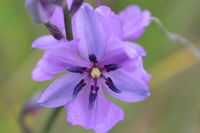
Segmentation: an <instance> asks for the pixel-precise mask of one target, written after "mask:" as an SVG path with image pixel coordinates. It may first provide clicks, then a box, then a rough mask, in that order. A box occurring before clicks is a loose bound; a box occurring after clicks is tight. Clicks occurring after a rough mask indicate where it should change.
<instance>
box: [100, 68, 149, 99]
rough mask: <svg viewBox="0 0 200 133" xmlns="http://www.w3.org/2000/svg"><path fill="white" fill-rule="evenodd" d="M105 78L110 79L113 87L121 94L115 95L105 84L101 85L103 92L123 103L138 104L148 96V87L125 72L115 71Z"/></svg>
mask: <svg viewBox="0 0 200 133" xmlns="http://www.w3.org/2000/svg"><path fill="white" fill-rule="evenodd" d="M106 76H108V77H110V78H111V79H112V82H113V83H114V85H115V87H116V88H117V89H118V90H120V91H121V93H115V92H113V91H112V90H111V89H110V88H108V86H106V84H102V86H103V88H104V89H105V91H106V92H107V93H108V94H110V95H111V96H113V97H114V98H116V99H119V100H122V101H125V102H139V101H142V100H145V99H146V98H148V97H149V96H150V90H149V87H148V86H147V85H146V84H144V83H142V82H140V81H137V80H136V79H133V78H132V77H131V76H130V74H129V73H127V72H124V71H121V70H116V71H112V72H110V73H108V74H107V75H106Z"/></svg>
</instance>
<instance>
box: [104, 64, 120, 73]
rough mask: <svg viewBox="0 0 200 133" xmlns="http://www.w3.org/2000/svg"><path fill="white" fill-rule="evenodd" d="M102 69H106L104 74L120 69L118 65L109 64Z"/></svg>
mask: <svg viewBox="0 0 200 133" xmlns="http://www.w3.org/2000/svg"><path fill="white" fill-rule="evenodd" d="M104 67H105V68H106V72H110V71H114V70H116V69H118V68H120V67H121V65H120V64H109V65H104Z"/></svg>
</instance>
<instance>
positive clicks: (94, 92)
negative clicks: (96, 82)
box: [88, 85, 99, 110]
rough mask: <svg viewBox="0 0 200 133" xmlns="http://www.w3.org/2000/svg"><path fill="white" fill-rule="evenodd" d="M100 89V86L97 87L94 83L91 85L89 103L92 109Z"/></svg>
mask: <svg viewBox="0 0 200 133" xmlns="http://www.w3.org/2000/svg"><path fill="white" fill-rule="evenodd" d="M98 90H99V87H97V88H95V87H94V86H93V85H92V86H91V91H90V95H89V105H88V109H89V110H91V109H92V108H93V107H94V102H95V100H96V98H97V91H98Z"/></svg>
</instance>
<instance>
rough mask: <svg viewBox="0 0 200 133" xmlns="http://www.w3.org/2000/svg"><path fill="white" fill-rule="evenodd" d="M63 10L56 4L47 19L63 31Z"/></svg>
mask: <svg viewBox="0 0 200 133" xmlns="http://www.w3.org/2000/svg"><path fill="white" fill-rule="evenodd" d="M63 16H64V15H63V10H62V8H61V7H59V6H56V8H55V10H54V12H53V14H52V16H51V18H50V19H49V21H50V23H51V24H54V25H56V26H57V27H58V28H60V29H61V30H63V31H64V29H65V26H64V17H63Z"/></svg>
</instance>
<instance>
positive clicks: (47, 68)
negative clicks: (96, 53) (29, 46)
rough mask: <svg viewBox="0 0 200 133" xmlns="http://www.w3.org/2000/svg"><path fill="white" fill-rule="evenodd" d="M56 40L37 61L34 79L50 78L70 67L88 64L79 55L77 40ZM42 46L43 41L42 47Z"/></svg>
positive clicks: (33, 74) (33, 73)
mask: <svg viewBox="0 0 200 133" xmlns="http://www.w3.org/2000/svg"><path fill="white" fill-rule="evenodd" d="M56 42H57V43H55V44H54V45H52V46H51V47H50V46H49V47H48V49H47V50H46V52H45V53H44V55H43V58H42V59H41V60H40V61H39V62H38V63H37V66H36V68H35V69H34V70H33V72H32V78H33V80H36V81H44V80H50V79H52V78H53V77H54V76H55V75H56V74H58V73H61V72H63V71H66V70H67V68H68V67H71V66H84V67H86V66H87V65H88V64H87V63H86V62H84V61H83V60H81V58H80V57H79V56H78V52H77V46H76V45H77V44H76V41H70V42H68V41H65V40H61V41H57V40H56ZM44 43H45V41H44ZM42 46H43V45H42V43H41V46H40V47H42Z"/></svg>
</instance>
